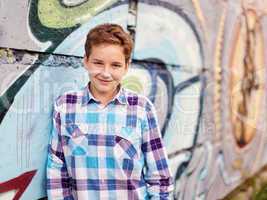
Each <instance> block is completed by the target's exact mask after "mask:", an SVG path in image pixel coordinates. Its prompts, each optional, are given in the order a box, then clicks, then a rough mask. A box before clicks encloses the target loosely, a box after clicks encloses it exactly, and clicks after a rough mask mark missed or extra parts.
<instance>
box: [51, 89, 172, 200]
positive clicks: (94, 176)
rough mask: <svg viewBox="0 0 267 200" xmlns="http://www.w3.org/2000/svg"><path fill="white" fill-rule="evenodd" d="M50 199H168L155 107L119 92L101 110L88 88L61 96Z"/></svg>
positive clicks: (53, 144) (164, 157) (169, 186)
mask: <svg viewBox="0 0 267 200" xmlns="http://www.w3.org/2000/svg"><path fill="white" fill-rule="evenodd" d="M48 149H49V150H48V162H47V192H48V199H53V200H54V199H64V200H69V199H81V200H86V199H101V200H102V199H142V200H143V199H169V196H170V192H171V191H172V190H173V185H172V183H173V181H172V177H171V174H170V171H169V168H168V164H167V163H168V160H167V155H166V151H165V148H164V146H163V141H162V138H161V135H160V130H159V127H158V123H157V118H156V114H155V109H154V107H153V104H152V103H151V102H150V101H149V100H148V99H147V98H146V97H144V96H140V95H137V94H135V93H133V92H131V91H128V90H126V89H123V88H121V89H120V91H119V92H118V94H117V95H116V96H115V98H114V99H113V100H112V101H110V102H109V104H108V105H107V106H106V107H101V104H100V102H99V101H97V100H96V99H94V97H93V96H92V94H91V93H90V91H89V89H88V87H87V86H86V87H85V88H84V89H82V90H80V91H77V92H72V93H71V92H70V93H66V94H64V95H62V96H60V97H59V98H58V99H57V100H56V103H55V106H54V115H53V130H52V136H51V140H50V144H49V148H48Z"/></svg>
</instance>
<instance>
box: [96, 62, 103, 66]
mask: <svg viewBox="0 0 267 200" xmlns="http://www.w3.org/2000/svg"><path fill="white" fill-rule="evenodd" d="M94 64H95V65H103V63H101V62H94Z"/></svg>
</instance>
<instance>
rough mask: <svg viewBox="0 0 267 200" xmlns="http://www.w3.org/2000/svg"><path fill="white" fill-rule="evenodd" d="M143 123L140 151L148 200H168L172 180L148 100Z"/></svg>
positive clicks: (152, 110)
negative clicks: (143, 160) (141, 152)
mask: <svg viewBox="0 0 267 200" xmlns="http://www.w3.org/2000/svg"><path fill="white" fill-rule="evenodd" d="M145 111H146V117H145V120H144V123H143V127H142V128H143V136H142V140H143V141H142V151H143V154H144V157H145V164H146V166H145V174H144V179H145V181H146V184H147V192H148V195H149V197H150V199H160V200H163V199H169V198H170V194H171V193H172V191H173V179H172V176H171V172H170V170H169V167H168V158H167V153H166V149H165V147H164V144H163V140H162V137H161V134H160V129H159V126H158V120H157V116H156V111H155V108H154V106H153V104H152V103H151V102H150V101H149V100H148V103H147V105H146V110H145Z"/></svg>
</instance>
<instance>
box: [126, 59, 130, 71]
mask: <svg viewBox="0 0 267 200" xmlns="http://www.w3.org/2000/svg"><path fill="white" fill-rule="evenodd" d="M129 67H130V61H128V62H126V70H128V69H129Z"/></svg>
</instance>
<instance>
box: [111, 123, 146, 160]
mask: <svg viewBox="0 0 267 200" xmlns="http://www.w3.org/2000/svg"><path fill="white" fill-rule="evenodd" d="M114 148H115V152H116V154H117V156H118V157H119V158H129V159H139V158H140V153H141V134H140V133H139V132H138V131H137V129H136V128H132V127H128V126H125V127H120V128H117V129H116V132H115V147H114Z"/></svg>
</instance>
